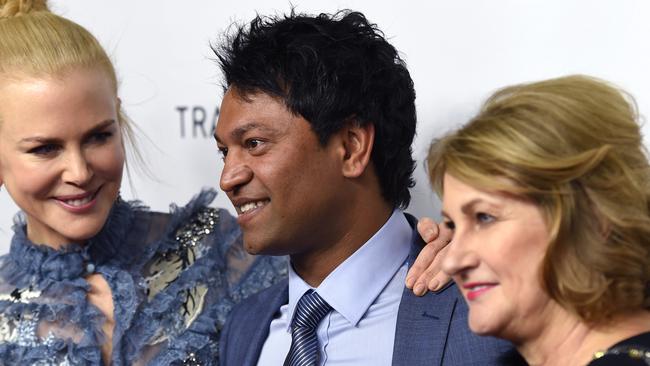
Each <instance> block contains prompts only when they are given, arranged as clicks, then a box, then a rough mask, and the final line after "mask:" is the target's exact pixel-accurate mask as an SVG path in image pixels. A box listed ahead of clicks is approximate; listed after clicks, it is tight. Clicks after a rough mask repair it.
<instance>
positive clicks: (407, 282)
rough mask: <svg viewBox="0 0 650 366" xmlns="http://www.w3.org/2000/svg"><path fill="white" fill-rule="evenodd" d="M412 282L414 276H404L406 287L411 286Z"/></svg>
mask: <svg viewBox="0 0 650 366" xmlns="http://www.w3.org/2000/svg"><path fill="white" fill-rule="evenodd" d="M413 282H415V278H413V277H407V278H406V287H408V288H413Z"/></svg>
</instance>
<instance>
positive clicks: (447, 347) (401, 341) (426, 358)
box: [219, 215, 512, 366]
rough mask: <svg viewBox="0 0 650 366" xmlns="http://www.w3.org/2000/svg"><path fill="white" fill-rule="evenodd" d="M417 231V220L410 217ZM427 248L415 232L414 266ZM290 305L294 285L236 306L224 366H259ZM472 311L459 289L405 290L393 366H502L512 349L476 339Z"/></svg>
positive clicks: (223, 348) (225, 333) (225, 338)
mask: <svg viewBox="0 0 650 366" xmlns="http://www.w3.org/2000/svg"><path fill="white" fill-rule="evenodd" d="M407 218H408V219H409V222H410V223H411V225H412V226H414V221H415V218H413V217H412V216H410V215H407ZM422 246H423V243H422V240H421V239H420V235H419V234H418V233H417V231H416V230H415V229H414V230H413V239H412V243H411V252H410V254H409V263H413V262H414V261H415V258H416V257H417V255H418V253H419V252H420V249H421V248H422ZM288 301H289V288H288V281H287V280H286V279H285V280H283V281H281V282H280V283H278V284H276V285H274V286H272V287H270V288H268V289H266V290H264V291H262V292H260V293H258V294H256V295H253V296H251V297H250V298H248V299H246V300H244V301H243V302H242V303H241V304H239V305H238V306H236V307H235V308H234V309H233V310H232V313H231V314H230V316H229V318H228V321H227V322H226V324H225V326H224V328H223V330H222V333H221V342H220V350H219V359H220V361H221V363H220V364H221V366H255V365H256V364H257V360H258V358H259V356H260V352H261V351H262V346H263V345H264V342H265V341H266V338H267V336H268V333H269V325H270V323H271V320H273V318H274V316H275V315H276V313H277V312H278V311H279V309H280V306H282V305H284V304H287V303H288ZM467 310H468V309H467V305H466V304H465V300H464V299H463V297H462V295H461V294H460V293H459V291H458V289H457V288H456V286H455V285H454V284H449V285H447V286H446V287H445V288H443V289H441V290H440V291H437V292H435V293H427V294H426V295H425V296H423V297H417V296H415V295H413V293H412V292H411V290H409V289H407V288H404V292H403V294H402V300H401V302H400V305H399V312H398V314H397V329H396V330H395V344H394V348H393V360H392V364H393V365H404V366H407V365H408V366H417V365H423V366H424V365H426V366H432V365H446V366H447V365H458V366H461V365H462V366H465V365H477V366H478V365H481V366H485V365H502V364H504V362H505V361H502V357H504V355H506V354H509V353H510V352H512V345H510V344H509V343H507V342H504V341H501V340H497V339H495V338H492V337H480V336H476V335H474V334H472V332H471V331H470V330H469V328H468V325H467Z"/></svg>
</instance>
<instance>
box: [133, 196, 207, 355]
mask: <svg viewBox="0 0 650 366" xmlns="http://www.w3.org/2000/svg"><path fill="white" fill-rule="evenodd" d="M218 219H219V212H218V210H217V209H214V208H210V207H205V208H202V209H200V210H199V211H198V212H196V213H195V215H194V216H193V217H192V218H191V220H190V221H189V222H187V223H186V224H185V225H183V226H182V227H181V228H179V229H178V230H177V231H176V233H175V240H176V242H177V243H178V246H177V247H176V248H173V249H168V250H166V251H165V252H162V253H158V255H156V256H155V257H154V258H153V259H152V260H151V261H150V263H149V264H148V265H147V266H146V268H145V270H144V276H145V279H144V283H145V284H146V289H145V291H146V295H147V298H148V300H149V301H152V300H153V299H154V298H155V297H156V295H158V294H159V293H160V292H162V291H164V290H165V289H166V288H168V287H169V285H170V284H172V283H173V282H175V281H176V280H178V278H179V277H180V276H181V274H182V272H183V271H184V270H186V269H187V268H189V267H190V266H191V265H192V264H194V262H195V261H196V259H197V257H200V256H203V255H204V254H205V252H206V248H204V247H203V246H202V245H201V242H202V241H203V240H204V239H205V237H206V236H208V235H210V234H211V233H212V232H213V231H214V230H215V227H216V224H217V220H218ZM207 291H208V288H207V287H206V286H205V285H203V284H197V285H196V286H193V287H191V288H187V289H185V290H183V291H182V295H181V296H183V298H184V299H183V301H182V303H183V306H182V309H180V311H181V313H182V315H183V317H184V323H185V328H187V327H189V325H190V324H192V322H193V321H194V320H195V319H196V317H197V316H198V314H199V313H200V312H201V310H202V309H203V302H204V300H205V295H206V293H207ZM164 339H166V337H159V339H156V340H155V341H152V343H154V344H155V343H159V342H161V341H163V340H164Z"/></svg>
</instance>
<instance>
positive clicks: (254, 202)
mask: <svg viewBox="0 0 650 366" xmlns="http://www.w3.org/2000/svg"><path fill="white" fill-rule="evenodd" d="M270 201H271V200H269V199H268V198H238V199H233V200H231V202H232V204H233V205H234V206H235V210H237V214H238V215H239V216H242V215H246V214H250V213H253V212H254V211H256V210H257V209H260V208H262V207H264V206H266V205H267V204H268V203H269V202H270Z"/></svg>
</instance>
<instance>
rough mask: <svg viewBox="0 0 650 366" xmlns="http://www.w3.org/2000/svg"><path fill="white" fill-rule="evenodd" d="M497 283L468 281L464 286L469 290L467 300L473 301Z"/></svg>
mask: <svg viewBox="0 0 650 366" xmlns="http://www.w3.org/2000/svg"><path fill="white" fill-rule="evenodd" d="M497 285H498V284H497V283H494V282H468V283H466V284H464V285H463V288H464V289H465V290H467V295H466V296H467V300H469V301H473V300H475V299H476V298H478V297H479V296H481V295H483V294H485V293H486V292H488V291H490V290H491V289H493V288H494V287H495V286H497Z"/></svg>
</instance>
